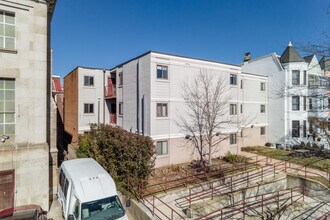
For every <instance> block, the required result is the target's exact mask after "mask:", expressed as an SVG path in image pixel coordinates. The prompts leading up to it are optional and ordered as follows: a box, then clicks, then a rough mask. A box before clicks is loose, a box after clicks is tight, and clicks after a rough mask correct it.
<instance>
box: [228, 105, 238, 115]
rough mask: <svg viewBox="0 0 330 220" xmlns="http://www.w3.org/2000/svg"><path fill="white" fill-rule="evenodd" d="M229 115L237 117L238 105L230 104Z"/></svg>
mask: <svg viewBox="0 0 330 220" xmlns="http://www.w3.org/2000/svg"><path fill="white" fill-rule="evenodd" d="M229 114H230V115H237V105H236V104H230V106H229Z"/></svg>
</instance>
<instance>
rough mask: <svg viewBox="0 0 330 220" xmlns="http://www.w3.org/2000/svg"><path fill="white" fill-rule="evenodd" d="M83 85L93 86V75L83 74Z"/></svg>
mask: <svg viewBox="0 0 330 220" xmlns="http://www.w3.org/2000/svg"><path fill="white" fill-rule="evenodd" d="M84 86H94V76H84Z"/></svg>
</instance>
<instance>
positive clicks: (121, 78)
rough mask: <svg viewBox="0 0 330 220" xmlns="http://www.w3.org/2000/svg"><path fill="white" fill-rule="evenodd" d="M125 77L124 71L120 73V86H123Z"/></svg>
mask: <svg viewBox="0 0 330 220" xmlns="http://www.w3.org/2000/svg"><path fill="white" fill-rule="evenodd" d="M123 82H124V78H123V72H120V73H118V86H123Z"/></svg>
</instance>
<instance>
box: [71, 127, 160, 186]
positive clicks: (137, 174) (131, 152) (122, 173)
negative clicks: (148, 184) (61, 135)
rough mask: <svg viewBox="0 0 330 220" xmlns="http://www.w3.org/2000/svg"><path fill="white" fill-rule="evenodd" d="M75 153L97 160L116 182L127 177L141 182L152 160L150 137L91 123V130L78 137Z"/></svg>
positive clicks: (149, 169) (152, 150)
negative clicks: (77, 146)
mask: <svg viewBox="0 0 330 220" xmlns="http://www.w3.org/2000/svg"><path fill="white" fill-rule="evenodd" d="M76 154H77V156H78V157H91V158H94V159H95V160H96V161H97V162H99V163H100V164H101V165H102V166H103V167H104V168H105V169H106V170H107V171H108V172H109V174H110V175H111V176H112V178H113V179H114V180H115V181H116V182H119V184H120V185H125V184H124V183H125V182H126V181H127V179H128V178H133V179H136V180H138V181H139V183H142V182H143V180H145V179H146V178H148V176H149V175H150V173H151V171H152V168H153V167H154V161H155V146H154V144H153V141H152V139H151V138H149V137H146V136H141V135H137V134H134V133H131V132H128V131H126V130H124V129H122V128H119V127H113V126H111V125H100V126H99V127H98V126H97V125H91V131H90V132H89V133H87V134H84V135H81V136H80V137H79V148H78V149H77V150H76Z"/></svg>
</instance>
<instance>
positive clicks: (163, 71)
mask: <svg viewBox="0 0 330 220" xmlns="http://www.w3.org/2000/svg"><path fill="white" fill-rule="evenodd" d="M158 68H160V69H159V70H161V77H158ZM165 68H166V70H165ZM168 69H169V68H168V66H167V65H162V64H157V65H156V78H157V79H159V80H168V73H169V71H168ZM165 71H166V77H165V76H164V75H165V74H164V73H165Z"/></svg>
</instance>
